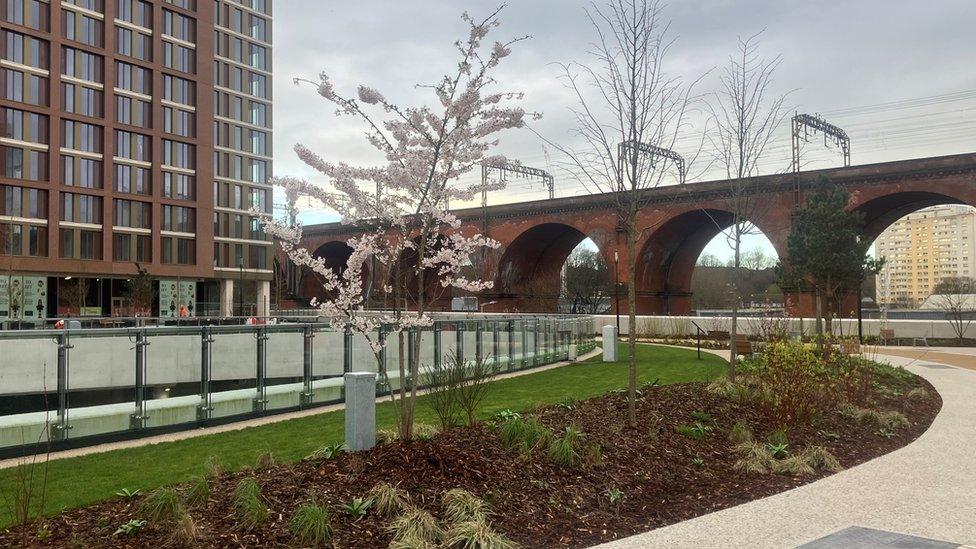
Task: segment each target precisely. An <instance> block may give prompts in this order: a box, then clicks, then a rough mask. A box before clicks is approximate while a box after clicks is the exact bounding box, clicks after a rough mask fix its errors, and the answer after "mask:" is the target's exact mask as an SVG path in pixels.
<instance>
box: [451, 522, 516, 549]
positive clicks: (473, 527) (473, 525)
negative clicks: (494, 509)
mask: <svg viewBox="0 0 976 549" xmlns="http://www.w3.org/2000/svg"><path fill="white" fill-rule="evenodd" d="M444 545H445V546H446V547H458V548H463V549H517V548H518V547H519V544H517V543H515V542H514V541H512V540H510V539H508V538H507V537H505V536H503V535H502V534H499V533H498V532H495V531H494V530H492V529H491V527H490V526H488V524H486V523H485V522H483V521H479V520H472V521H467V522H460V523H458V524H455V525H454V526H452V527H451V529H450V530H448V531H447V535H446V538H445V540H444Z"/></svg>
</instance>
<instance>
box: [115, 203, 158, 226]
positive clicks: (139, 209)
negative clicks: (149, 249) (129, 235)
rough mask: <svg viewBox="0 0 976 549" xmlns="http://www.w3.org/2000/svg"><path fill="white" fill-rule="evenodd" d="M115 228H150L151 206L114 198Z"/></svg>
mask: <svg viewBox="0 0 976 549" xmlns="http://www.w3.org/2000/svg"><path fill="white" fill-rule="evenodd" d="M114 204H115V226H116V227H130V228H133V229H151V228H152V204H149V203H148V202H139V201H135V200H122V199H118V198H116V199H115V201H114Z"/></svg>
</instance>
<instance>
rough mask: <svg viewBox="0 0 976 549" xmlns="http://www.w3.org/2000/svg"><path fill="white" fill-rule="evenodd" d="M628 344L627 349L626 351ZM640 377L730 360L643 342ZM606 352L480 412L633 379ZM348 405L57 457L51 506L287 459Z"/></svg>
mask: <svg viewBox="0 0 976 549" xmlns="http://www.w3.org/2000/svg"><path fill="white" fill-rule="evenodd" d="M626 355H627V353H626V345H622V346H621V356H622V357H626ZM637 357H638V367H639V371H638V375H639V381H638V382H639V383H643V382H650V381H653V380H655V379H659V380H660V382H661V383H662V384H666V383H679V382H686V381H701V380H708V379H712V378H714V377H717V376H718V375H720V374H721V373H722V372H723V371H724V364H725V362H724V361H723V360H722V359H720V358H719V357H717V356H715V355H712V354H704V353H703V354H702V358H701V360H697V359H696V357H695V352H694V351H688V350H685V349H677V348H671V347H660V346H650V345H641V346H639V347H638V349H637ZM599 360H600V359H599V357H597V358H596V359H593V360H591V361H589V362H585V363H578V364H572V365H568V366H563V367H560V368H555V369H552V370H548V371H545V372H538V373H533V374H527V375H523V376H520V377H515V378H509V379H503V380H500V381H496V382H494V383H493V389H492V391H491V392H489V394H488V397H487V398H486V399H485V402H484V404H483V406H482V411H481V415H482V416H483V417H488V416H490V415H491V414H493V413H495V412H497V411H499V410H504V409H506V408H508V409H512V410H522V409H526V408H529V407H530V406H532V405H533V404H536V403H555V402H559V401H561V400H564V399H584V398H589V397H593V396H597V395H601V394H604V393H606V392H608V391H611V390H613V389H618V388H622V387H625V386H626V384H627V366H626V362H616V363H612V364H603V363H602V362H599ZM420 400H421V404H420V406H419V407H418V410H417V412H418V413H417V415H418V421H421V422H427V423H435V416H434V414H433V413H432V412H431V410H430V408H429V407H427V406H425V405H424V404H423V398H422V397H421V399H420ZM377 423H378V426H379V427H380V428H389V427H392V425H393V416H392V410H391V407H390V405H389V403H388V402H383V403H382V404H380V405H379V406H378V407H377ZM343 429H344V417H343V413H342V411H341V410H340V411H334V412H327V413H322V414H317V415H314V416H309V417H304V418H299V419H292V420H288V421H282V422H280V423H274V424H270V425H263V426H260V427H250V428H247V429H241V430H238V431H232V432H226V433H219V434H214V435H206V436H200V437H196V438H191V439H186V440H181V441H177V442H167V443H162V444H155V445H151V446H143V447H139V448H129V449H124V450H115V451H112V452H105V453H101V454H92V455H88V456H82V457H77V458H71V459H63V460H56V461H52V462H50V465H49V470H48V478H49V482H48V486H47V497H46V502H45V512H46V513H56V512H58V511H60V510H63V509H69V508H73V507H79V506H82V505H86V504H89V503H93V502H96V501H100V500H104V499H106V498H110V497H113V495H114V493H115V492H116V491H117V490H119V489H121V488H129V489H136V488H138V489H141V490H142V491H144V492H145V491H147V490H150V489H152V488H156V487H158V486H161V485H165V484H172V483H176V482H181V481H184V480H187V479H189V478H190V477H192V476H194V475H199V474H201V473H203V471H204V464H205V462H206V461H207V458H208V457H210V456H216V457H217V458H218V459H219V461H220V463H221V464H223V465H224V467H225V468H227V469H232V470H233V469H238V468H240V467H241V466H243V465H250V464H253V463H254V461H255V459H256V458H257V456H259V455H260V454H262V453H264V452H272V453H273V454H274V455H275V457H276V458H278V459H281V460H290V461H297V460H299V459H301V458H302V457H304V456H306V455H308V454H309V453H311V452H312V451H313V450H314V449H316V448H318V447H321V446H322V445H324V444H327V443H330V442H340V441H342V440H343ZM14 487H15V474H14V471H13V470H12V469H6V470H0V492H2V493H3V494H4V495H9V494H12V492H11V491H12V490H14ZM6 499H7V498H0V506H3V508H0V526H5V525H8V524H9V523H10V521H11V513H10V510H9V509H8V508H6V504H5V500H6Z"/></svg>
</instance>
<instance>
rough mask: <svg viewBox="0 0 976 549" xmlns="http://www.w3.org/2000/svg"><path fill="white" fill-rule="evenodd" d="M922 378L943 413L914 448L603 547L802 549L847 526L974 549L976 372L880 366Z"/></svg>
mask: <svg viewBox="0 0 976 549" xmlns="http://www.w3.org/2000/svg"><path fill="white" fill-rule="evenodd" d="M878 359H879V360H888V361H889V362H890V363H892V364H894V365H903V366H906V367H907V368H909V369H910V370H911V371H913V372H915V373H917V374H919V375H921V376H923V377H924V378H926V379H927V380H929V382H930V383H932V385H933V386H934V387H935V388H936V389H937V390H938V391H939V393H940V394H941V395H942V400H943V406H942V411H941V412H940V413H939V415H938V416H937V417H936V419H935V421H934V422H933V424H932V426H931V427H930V428H929V429H928V431H926V432H925V433H924V434H923V435H922V436H921V437H919V438H918V440H916V441H915V442H913V443H912V444H909V445H908V446H906V447H904V448H901V449H900V450H896V451H895V452H892V453H890V454H887V455H885V456H881V457H879V458H877V459H874V460H871V461H869V462H867V463H863V464H861V465H859V466H857V467H854V468H851V469H848V470H846V471H842V472H840V473H837V474H835V475H832V476H830V477H827V478H825V479H822V480H819V481H817V482H814V483H811V484H807V485H805V486H801V487H799V488H796V489H794V490H790V491H788V492H783V493H780V494H777V495H774V496H771V497H768V498H764V499H760V500H756V501H752V502H749V503H746V504H743V505H739V506H737V507H732V508H729V509H725V510H722V511H718V512H715V513H711V514H708V515H704V516H701V517H698V518H695V519H691V520H688V521H684V522H680V523H677V524H673V525H671V526H667V527H664V528H659V529H657V530H652V531H650V532H646V533H643V534H638V535H636V536H632V537H629V538H625V539H621V540H617V541H614V542H610V543H607V544H605V545H602V546H601V547H604V548H616V549H629V548H645V547H654V548H663V547H680V548H685V547H688V548H691V547H695V548H722V549H729V548H736V547H741V548H750V549H758V548H777V549H779V548H783V547H796V546H798V545H802V544H804V543H808V542H811V541H813V540H816V539H819V538H822V537H824V536H827V535H829V534H832V533H834V532H837V531H839V530H843V529H845V528H848V527H851V526H861V527H867V528H875V529H880V530H887V531H891V532H898V533H903V534H909V535H914V536H919V537H923V538H930V539H935V540H945V541H948V542H953V543H957V544H964V545H976V461H974V460H976V372H974V371H970V370H963V369H959V368H931V367H927V366H925V364H929V363H930V362H929V361H925V362H919V361H917V360H912V359H907V358H901V357H880V356H879V357H878Z"/></svg>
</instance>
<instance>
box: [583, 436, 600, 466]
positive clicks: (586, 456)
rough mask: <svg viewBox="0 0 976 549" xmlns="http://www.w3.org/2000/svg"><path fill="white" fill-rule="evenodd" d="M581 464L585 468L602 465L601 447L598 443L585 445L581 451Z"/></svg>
mask: <svg viewBox="0 0 976 549" xmlns="http://www.w3.org/2000/svg"><path fill="white" fill-rule="evenodd" d="M583 463H585V464H586V466H587V467H597V466H599V465H603V447H602V446H600V445H599V444H598V443H596V442H594V443H592V444H587V445H586V449H585V450H584V451H583Z"/></svg>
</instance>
